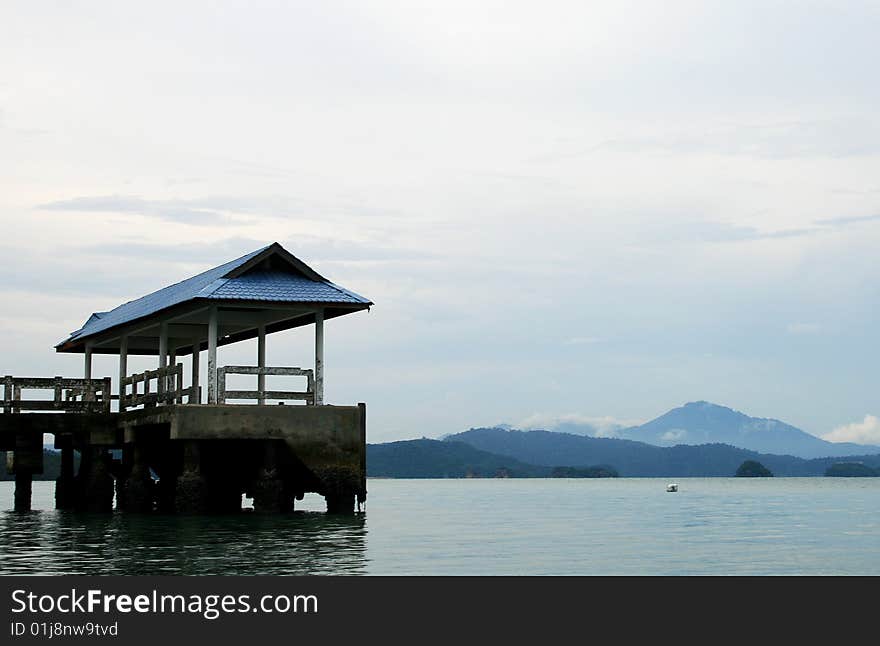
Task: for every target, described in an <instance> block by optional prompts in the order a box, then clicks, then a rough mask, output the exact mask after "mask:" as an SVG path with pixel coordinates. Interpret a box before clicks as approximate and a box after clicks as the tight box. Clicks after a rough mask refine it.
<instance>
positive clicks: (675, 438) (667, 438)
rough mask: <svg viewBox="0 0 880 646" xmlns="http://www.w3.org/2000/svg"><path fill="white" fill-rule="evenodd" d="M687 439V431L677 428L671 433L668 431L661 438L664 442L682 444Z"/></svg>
mask: <svg viewBox="0 0 880 646" xmlns="http://www.w3.org/2000/svg"><path fill="white" fill-rule="evenodd" d="M685 437H687V431H686V430H684V429H683V428H676V429H673V430H671V431H666V432H665V433H664V434H663V435H661V436H660V439H661V440H663V441H664V442H680V441H681V440H683V439H684V438H685Z"/></svg>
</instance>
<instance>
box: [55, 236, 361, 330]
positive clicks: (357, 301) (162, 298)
mask: <svg viewBox="0 0 880 646" xmlns="http://www.w3.org/2000/svg"><path fill="white" fill-rule="evenodd" d="M267 249H269V247H263V248H262V249H257V250H256V251H254V252H252V253H249V254H247V255H246V256H242V257H241V258H238V259H237V260H233V261H231V262H228V263H226V264H224V265H220V266H219V267H215V268H214V269H209V270H208V271H206V272H203V273H201V274H199V275H197V276H193V277H192V278H187V279H186V280H184V281H181V282H179V283H175V284H174V285H169V286H168V287H164V288H162V289H160V290H158V291H156V292H153V293H152V294H147V295H146V296H143V297H141V298H138V299H137V300H133V301H129V302H128V303H124V304H122V305H120V306H119V307H117V308H115V309H113V310H110V311H109V312H97V313H95V314H92V315H91V316H90V317H89V319H88V320H87V321H86V322H85V324H84V325H83V327H82V328H80V329H79V330H77V331H76V332H73V333H72V334H71V335H70V337H69V338H68V339H67V340H65V341H63V342H62V343H60V344H58V345H59V346H61V345H64V344H65V343H69V342H71V341H76V340H79V339H83V338H85V337H88V336H92V335H93V334H97V333H98V332H103V331H105V330H109V329H111V328H114V327H116V326H118V325H123V324H125V323H129V322H131V321H134V320H137V319H140V318H144V317H146V316H150V315H152V314H155V313H157V312H159V311H161V310H164V309H166V308H168V307H171V306H174V305H179V304H180V303H183V302H186V301H189V300H193V299H199V298H205V299H210V300H247V301H268V302H276V303H277V302H289V303H328V304H349V305H370V304H371V303H370V301H369V300H367V299H366V298H363V297H362V296H358V295H357V294H355V293H354V292H350V291H348V290H346V289H343V288H342V287H339V286H338V285H334V284H333V283H331V282H329V281H327V280H321V281H318V280H312V279H311V278H307V277H306V276H303V275H301V274H297V273H287V272H283V271H260V270H256V269H255V270H252V271H249V272H247V273H245V274H243V275H241V276H236V277H233V278H225V277H224V276H226V275H227V274H229V273H232V272H234V271H235V270H236V269H238V268H239V267H242V266H243V265H245V264H246V263H247V262H248V261H249V260H251V259H252V258H254V257H256V256H258V255H259V254H261V253H263V252H264V251H266V250H267ZM297 262H299V261H297ZM309 271H311V270H309Z"/></svg>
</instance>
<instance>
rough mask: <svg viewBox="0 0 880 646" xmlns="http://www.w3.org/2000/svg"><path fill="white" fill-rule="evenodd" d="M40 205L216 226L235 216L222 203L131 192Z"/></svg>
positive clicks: (57, 209)
mask: <svg viewBox="0 0 880 646" xmlns="http://www.w3.org/2000/svg"><path fill="white" fill-rule="evenodd" d="M38 208H41V209H45V210H47V211H70V212H74V213H119V214H126V215H139V216H143V217H149V218H157V219H159V220H166V221H170V222H178V223H181V224H193V225H199V226H217V225H218V224H228V223H229V222H231V221H233V220H236V219H237V218H234V217H232V216H230V214H229V213H224V212H223V210H222V207H220V208H218V207H217V206H205V205H204V204H203V203H200V202H199V201H196V200H146V199H144V198H141V197H136V196H131V195H101V196H93V197H75V198H72V199H69V200H58V201H55V202H49V203H47V204H42V205H40V206H39V207H38Z"/></svg>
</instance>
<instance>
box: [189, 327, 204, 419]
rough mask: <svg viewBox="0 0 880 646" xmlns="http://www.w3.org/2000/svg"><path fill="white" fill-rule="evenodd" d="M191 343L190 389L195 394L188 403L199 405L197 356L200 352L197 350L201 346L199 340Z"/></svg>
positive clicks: (200, 399)
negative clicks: (191, 388)
mask: <svg viewBox="0 0 880 646" xmlns="http://www.w3.org/2000/svg"><path fill="white" fill-rule="evenodd" d="M192 343H193V354H192V387H193V392H194V393H195V397H193V398H192V399H190V401H189V403H190V404H201V403H202V398H201V396H200V395H199V370H200V367H199V355H200V354H201V352H200V351H199V348H200V346H201V340H200V339H193V341H192Z"/></svg>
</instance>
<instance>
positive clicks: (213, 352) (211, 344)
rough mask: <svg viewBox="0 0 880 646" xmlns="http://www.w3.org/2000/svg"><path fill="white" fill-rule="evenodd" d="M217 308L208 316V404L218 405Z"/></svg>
mask: <svg viewBox="0 0 880 646" xmlns="http://www.w3.org/2000/svg"><path fill="white" fill-rule="evenodd" d="M217 331H218V325H217V306H216V305H214V306H212V307H211V312H210V314H209V315H208V403H209V404H216V403H217Z"/></svg>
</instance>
